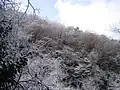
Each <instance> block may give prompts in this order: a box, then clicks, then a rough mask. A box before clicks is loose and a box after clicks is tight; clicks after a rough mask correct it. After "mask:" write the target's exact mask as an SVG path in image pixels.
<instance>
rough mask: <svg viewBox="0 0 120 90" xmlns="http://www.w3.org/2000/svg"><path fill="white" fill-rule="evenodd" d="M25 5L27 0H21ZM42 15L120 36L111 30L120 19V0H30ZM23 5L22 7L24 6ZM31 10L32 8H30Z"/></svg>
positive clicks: (90, 29) (66, 23) (97, 31)
mask: <svg viewBox="0 0 120 90" xmlns="http://www.w3.org/2000/svg"><path fill="white" fill-rule="evenodd" d="M20 1H21V2H22V3H23V6H25V5H26V4H27V0H20ZM30 1H31V2H32V4H33V5H34V7H36V8H40V9H41V12H40V14H39V15H40V16H42V17H43V16H44V17H48V19H50V20H53V21H57V22H60V23H63V24H65V25H69V26H79V27H80V29H82V30H89V31H93V32H96V33H98V34H105V35H108V36H114V37H116V38H120V37H119V36H117V35H116V34H113V33H111V32H110V31H109V28H110V26H112V25H114V24H116V23H118V22H119V21H120V0H30ZM23 6H22V8H23ZM30 10H31V9H30Z"/></svg>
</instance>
